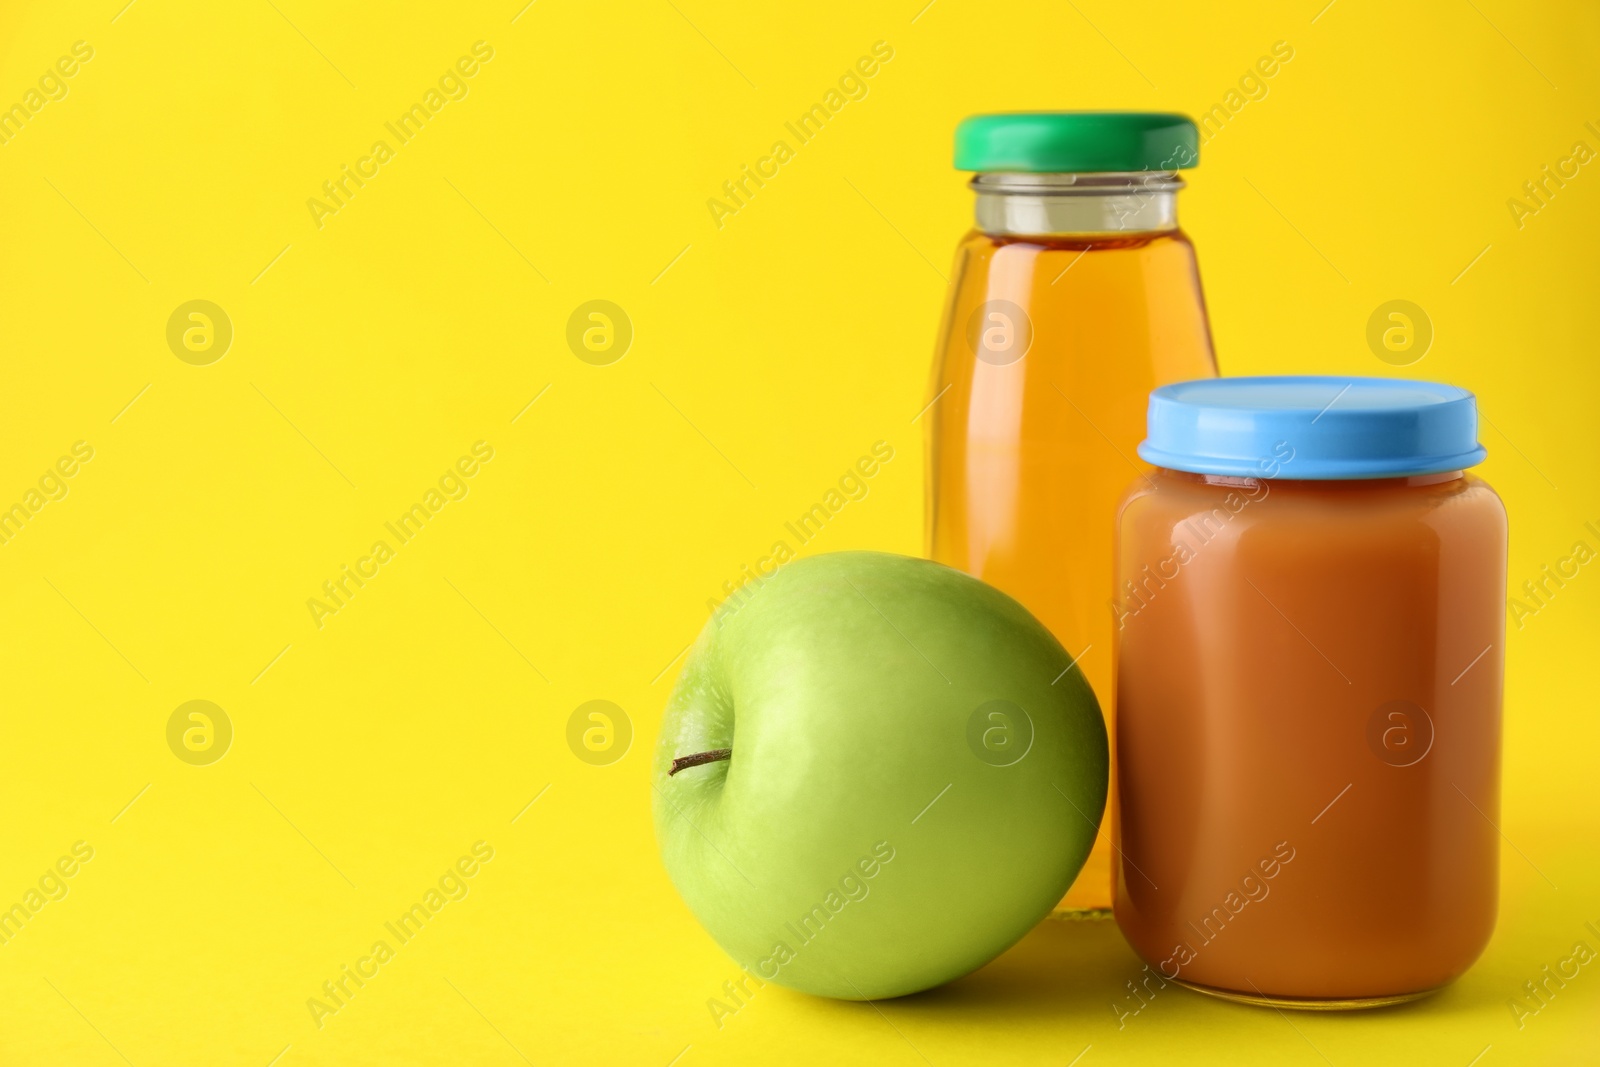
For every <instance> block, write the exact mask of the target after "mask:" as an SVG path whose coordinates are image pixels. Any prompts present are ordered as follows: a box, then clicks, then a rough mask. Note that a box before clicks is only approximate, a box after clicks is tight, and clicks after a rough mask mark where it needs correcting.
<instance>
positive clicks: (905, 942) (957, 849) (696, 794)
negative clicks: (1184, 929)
mask: <svg viewBox="0 0 1600 1067" xmlns="http://www.w3.org/2000/svg"><path fill="white" fill-rule="evenodd" d="M730 609H731V610H730ZM1071 662H1072V657H1071V656H1070V655H1069V654H1068V653H1067V652H1066V650H1065V649H1063V648H1062V647H1061V644H1060V643H1059V642H1058V641H1056V639H1055V638H1054V637H1053V636H1051V634H1050V632H1049V631H1048V630H1046V629H1045V627H1044V625H1043V624H1042V623H1040V622H1039V621H1038V620H1037V619H1035V618H1034V617H1033V616H1032V615H1031V614H1029V613H1028V611H1027V609H1025V608H1024V607H1022V605H1020V604H1018V603H1017V602H1016V601H1015V600H1013V599H1011V598H1010V597H1009V596H1007V595H1005V594H1004V593H1002V592H1000V591H999V590H998V589H995V588H993V587H992V586H989V585H986V584H984V583H983V582H981V581H979V580H977V579H976V578H972V577H970V576H968V575H966V574H963V573H961V572H960V571H956V570H953V569H951V568H949V567H946V566H943V565H942V564H938V563H933V562H930V561H928V560H920V559H911V558H908V557H904V556H896V555H889V554H885V553H878V552H841V553H834V554H831V555H822V556H813V557H810V558H807V559H803V560H797V561H795V562H793V563H789V564H787V565H786V566H784V567H782V568H781V569H780V570H779V571H778V572H777V573H776V574H775V575H774V576H772V577H771V578H767V579H764V580H762V581H761V582H760V584H759V585H758V586H757V587H756V588H755V589H754V590H753V592H749V593H747V594H746V595H743V596H739V597H738V598H737V600H730V601H728V602H727V603H726V604H725V605H724V606H723V608H722V609H721V610H720V611H719V612H718V614H717V615H715V616H713V618H712V619H711V620H710V621H709V622H708V623H707V624H706V627H705V629H704V630H703V631H702V632H701V634H700V637H699V639H698V640H697V641H696V642H695V645H694V647H693V649H692V650H691V651H690V653H689V656H688V659H687V660H686V662H685V665H684V668H683V672H682V674H681V675H680V677H679V678H678V682H677V685H676V688H675V689H674V690H673V693H672V696H671V699H670V701H669V702H668V705H667V709H666V713H665V716H664V719H663V722H662V727H661V737H660V740H659V742H658V743H657V746H656V753H655V759H654V762H653V764H652V766H651V772H650V773H651V784H652V787H653V791H654V798H653V802H654V809H655V824H656V838H657V840H658V842H659V844H660V847H661V854H662V860H663V862H664V863H665V866H666V869H667V873H668V875H669V876H670V877H671V879H672V882H673V884H674V885H675V886H676V887H677V889H678V892H679V894H681V895H682V897H683V899H684V901H685V902H686V903H687V904H688V905H689V909H690V910H691V911H692V912H693V913H694V914H695V916H696V918H698V919H699V920H700V922H701V924H702V925H703V926H704V927H705V928H706V930H707V931H708V932H709V933H710V934H711V936H712V937H714V938H715V939H716V940H717V942H718V944H720V945H721V946H722V947H723V949H725V950H726V951H727V952H728V954H729V955H730V956H732V957H733V959H734V960H735V961H736V962H737V963H738V964H739V965H740V966H741V967H743V968H744V969H745V970H747V971H748V972H749V973H750V974H751V975H754V976H755V977H756V978H757V979H759V980H760V981H761V982H776V983H777V984H779V985H785V986H789V987H791V988H793V989H799V990H803V991H805V992H807V993H814V994H819V995H822V996H828V997H838V998H843V999H848V1000H876V999H879V998H883V997H896V996H902V995H905V994H908V993H915V992H918V991H919V990H924V989H928V988H931V987H933V986H936V985H939V984H941V983H943V982H948V981H950V980H951V979H954V978H958V977H960V976H961V975H964V974H967V973H968V972H970V971H973V970H975V969H977V968H978V967H981V966H983V964H985V963H987V962H989V961H990V960H992V959H993V958H994V957H996V956H998V955H999V954H1000V953H1001V952H1004V951H1005V950H1006V949H1007V948H1008V947H1010V946H1011V945H1012V944H1014V943H1015V942H1016V941H1017V940H1018V939H1019V938H1021V937H1022V936H1023V935H1024V934H1026V933H1027V932H1028V931H1029V930H1030V929H1032V928H1033V926H1034V925H1036V924H1037V923H1038V922H1039V921H1040V920H1041V919H1043V918H1044V917H1045V916H1046V915H1048V914H1049V912H1050V910H1051V908H1052V907H1053V906H1054V905H1055V903H1056V902H1057V901H1058V900H1060V899H1061V896H1062V894H1063V893H1065V892H1066V890H1067V887H1068V886H1070V885H1071V883H1072V880H1073V878H1074V877H1076V875H1077V873H1078V870H1079V868H1081V867H1082V866H1083V861H1084V859H1085V858H1086V857H1087V856H1088V854H1089V848H1090V846H1091V845H1092V844H1093V842H1094V837H1095V834H1096V832H1097V830H1098V827H1099V823H1100V816H1101V813H1102V811H1103V809H1104V807H1105V800H1106V781H1107V767H1108V753H1107V745H1106V731H1105V725H1104V722H1103V720H1102V719H1101V716H1100V710H1099V705H1098V704H1097V703H1096V701H1095V697H1094V693H1093V692H1092V691H1091V690H1090V688H1089V685H1088V683H1087V682H1086V681H1085V680H1084V679H1083V676H1082V675H1081V674H1080V673H1079V672H1078V670H1077V668H1076V667H1075V666H1072V665H1071ZM995 700H1004V701H1010V702H1011V703H1012V704H1014V705H1017V706H1020V707H1021V708H1023V709H1025V710H1026V712H1027V719H1028V720H1030V721H1031V724H1032V743H1031V746H1029V747H1027V748H1026V750H1025V754H1023V755H1021V757H1020V758H1015V757H1016V754H1017V751H1018V750H1017V749H1016V748H1013V749H1011V750H1010V754H1009V755H1005V756H1003V757H992V758H991V759H985V758H980V748H981V745H980V746H979V747H975V745H974V743H973V742H971V741H969V737H971V736H975V735H978V736H985V737H987V738H989V739H990V740H993V741H995V742H996V744H997V746H998V747H999V749H1000V750H1001V751H1005V744H1006V743H1009V742H1015V741H1017V740H1019V739H1021V738H1022V735H1023V734H1024V733H1025V732H1026V728H1025V727H1024V726H1023V725H1021V721H1020V719H1019V720H1018V723H1017V724H1016V725H1014V727H1013V728H1012V729H1011V731H1010V732H1007V731H1006V730H1004V729H1002V730H1001V731H1000V732H998V733H993V734H989V735H983V734H982V731H981V730H977V731H975V730H974V728H973V726H972V723H973V720H974V717H975V713H978V709H980V708H981V707H982V706H984V705H986V704H988V702H990V701H995ZM986 714H987V713H979V717H980V718H981V717H983V715H986ZM996 721H1000V720H996ZM985 722H987V720H985ZM718 748H731V749H732V750H733V753H732V756H731V757H730V758H729V759H727V760H724V761H721V762H715V763H708V764H704V765H701V766H697V767H690V768H687V769H685V770H682V771H680V772H679V773H678V774H676V775H671V776H669V774H668V771H669V769H670V767H671V764H672V760H673V759H674V758H675V757H679V756H687V755H691V754H694V753H698V752H705V751H709V750H712V749H718ZM1000 759H1015V762H1011V763H1010V764H1009V765H997V760H1000ZM869 871H870V874H869V873H868V872H869Z"/></svg>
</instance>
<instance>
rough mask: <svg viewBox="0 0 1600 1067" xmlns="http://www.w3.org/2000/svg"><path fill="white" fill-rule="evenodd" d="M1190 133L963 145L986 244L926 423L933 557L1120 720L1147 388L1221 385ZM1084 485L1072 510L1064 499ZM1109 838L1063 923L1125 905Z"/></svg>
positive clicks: (1049, 123)
mask: <svg viewBox="0 0 1600 1067" xmlns="http://www.w3.org/2000/svg"><path fill="white" fill-rule="evenodd" d="M1197 143H1198V142H1197V136H1196V132H1195V126H1194V123H1193V122H1192V121H1190V120H1189V119H1188V118H1186V117H1184V116H1182V115H1169V114H1148V113H1137V112H1040V113H1026V114H1010V115H979V116H975V117H973V118H969V119H967V120H966V121H965V122H963V123H962V124H961V127H960V129H959V130H958V131H957V134H956V167H957V169H960V170H971V171H977V172H978V173H977V174H976V176H975V177H974V178H973V179H972V189H973V191H974V192H975V193H976V194H977V202H976V215H977V228H976V229H974V230H972V231H971V232H969V233H968V234H967V235H966V237H964V238H963V239H962V240H961V243H960V245H959V246H958V247H957V249H956V257H955V272H954V274H953V276H952V278H951V281H950V289H949V297H948V300H947V302H946V306H945V313H944V322H943V325H942V327H941V328H940V332H939V338H938V343H937V347H936V353H935V359H934V365H933V376H932V382H931V385H930V387H929V390H928V406H927V407H926V408H925V409H924V411H925V414H924V416H922V418H923V419H924V420H925V422H926V425H927V430H926V433H927V441H928V485H927V549H928V555H929V556H930V557H931V558H933V559H936V560H938V561H940V562H942V563H946V564H949V565H950V566H953V567H956V568H959V569H961V570H964V571H966V572H967V573H969V574H972V575H975V576H977V577H979V578H982V579H983V580H984V581H986V582H989V583H990V584H992V585H995V586H998V587H999V588H1001V589H1003V590H1004V591H1005V592H1007V593H1009V594H1010V595H1011V596H1013V597H1015V598H1016V599H1017V600H1019V601H1021V602H1022V604H1023V605H1024V606H1026V607H1027V608H1028V609H1029V610H1030V611H1032V612H1033V614H1034V615H1035V616H1037V617H1038V618H1039V619H1040V621H1042V622H1043V623H1044V624H1045V625H1046V626H1047V627H1049V628H1050V630H1051V632H1052V633H1054V634H1055V636H1056V638H1057V639H1058V640H1059V641H1060V642H1061V643H1062V645H1063V646H1065V647H1066V649H1067V650H1068V651H1069V652H1070V653H1071V654H1072V655H1073V656H1074V657H1076V658H1077V663H1078V666H1079V668H1080V669H1081V670H1082V671H1083V673H1084V675H1085V677H1086V678H1087V680H1088V681H1089V683H1090V685H1091V687H1092V688H1093V689H1094V690H1095V692H1096V694H1097V696H1098V697H1099V699H1100V703H1101V707H1102V708H1104V709H1107V710H1109V708H1110V706H1111V623H1110V620H1109V619H1108V618H1107V616H1106V613H1105V607H1104V605H1105V601H1106V598H1107V597H1108V596H1109V595H1110V592H1111V588H1112V586H1111V554H1112V527H1113V518H1114V515H1115V511H1116V505H1117V501H1118V499H1119V498H1120V497H1121V495H1122V491H1123V489H1124V488H1125V487H1126V485H1127V480H1128V477H1129V476H1130V475H1131V474H1132V473H1133V472H1135V471H1141V470H1147V469H1148V467H1146V466H1145V465H1144V464H1142V463H1140V462H1139V461H1138V459H1137V457H1136V456H1135V455H1134V448H1135V446H1136V445H1137V444H1138V442H1139V440H1140V438H1141V437H1142V436H1143V433H1144V406H1145V401H1146V398H1147V397H1148V395H1149V392H1150V390H1151V389H1152V388H1153V387H1155V386H1157V385H1161V384H1163V383H1166V382H1174V381H1181V380H1183V379H1186V378H1195V377H1200V376H1203V375H1213V374H1215V373H1216V363H1215V360H1214V358H1213V356H1212V352H1211V334H1210V329H1209V327H1208V325H1207V321H1206V312H1205V303H1204V301H1203V299H1202V298H1201V293H1200V276H1199V272H1198V270H1197V268H1196V265H1195V255H1194V247H1193V246H1192V245H1191V244H1190V243H1189V239H1188V237H1186V236H1185V235H1184V233H1183V231H1182V230H1180V229H1179V228H1178V222H1177V192H1178V190H1179V189H1182V188H1183V182H1182V180H1181V179H1179V177H1178V175H1177V171H1178V170H1179V169H1180V168H1184V167H1192V166H1194V164H1195V162H1196V160H1197V158H1198V157H1197V155H1196V151H1197ZM1066 487H1070V490H1071V491H1070V492H1068V491H1065V489H1066ZM1110 856H1111V850H1110V835H1109V834H1108V833H1102V834H1101V835H1100V837H1099V838H1098V839H1097V841H1096V843H1095V847H1094V850H1093V851H1092V852H1091V854H1090V856H1089V859H1088V861H1087V862H1086V863H1085V865H1084V868H1083V870H1082V872H1081V873H1080V874H1079V876H1078V880H1077V882H1076V883H1075V884H1074V886H1073V888H1072V890H1071V891H1070V892H1069V893H1068V895H1067V897H1066V899H1065V901H1063V906H1064V907H1067V908H1072V909H1087V910H1093V909H1107V908H1109V907H1110V905H1111V862H1110Z"/></svg>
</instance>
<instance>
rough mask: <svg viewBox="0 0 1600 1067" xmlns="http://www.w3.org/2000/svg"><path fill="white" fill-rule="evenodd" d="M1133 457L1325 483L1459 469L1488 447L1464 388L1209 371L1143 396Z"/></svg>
mask: <svg viewBox="0 0 1600 1067" xmlns="http://www.w3.org/2000/svg"><path fill="white" fill-rule="evenodd" d="M1148 418H1149V434H1148V437H1147V438H1146V440H1145V441H1144V443H1143V444H1141V445H1140V446H1139V455H1140V456H1141V457H1142V458H1143V459H1144V460H1145V461H1146V462H1149V463H1153V464H1155V465H1157V466H1160V467H1166V468H1168V469H1171V470H1179V471H1188V472H1191V473H1194V474H1219V475H1228V476H1234V477H1246V478H1269V479H1270V478H1279V479H1286V480H1305V481H1330V480H1338V479H1371V478H1400V477H1407V476H1411V475H1421V474H1438V473H1442V472H1445V471H1454V470H1464V469H1466V468H1468V467H1471V466H1474V465H1476V464H1478V463H1481V462H1482V461H1483V459H1484V456H1485V455H1486V454H1487V453H1486V452H1485V450H1484V448H1483V446H1482V445H1480V444H1479V443H1478V439H1477V437H1478V409H1477V403H1476V400H1475V399H1474V397H1473V395H1472V394H1471V393H1470V392H1467V391H1466V390H1465V389H1460V388H1457V387H1455V386H1451V385H1442V384H1439V383H1435V382H1423V381H1412V380H1408V379H1392V378H1344V377H1332V376H1292V375H1283V376H1268V377H1252V378H1208V379H1201V380H1198V381H1192V382H1178V383H1175V384H1173V385H1165V386H1162V387H1160V388H1159V389H1156V390H1155V391H1154V392H1152V393H1151V394H1150V408H1149V416H1148Z"/></svg>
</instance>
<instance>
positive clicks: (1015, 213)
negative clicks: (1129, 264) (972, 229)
mask: <svg viewBox="0 0 1600 1067" xmlns="http://www.w3.org/2000/svg"><path fill="white" fill-rule="evenodd" d="M971 186H972V191H973V192H975V193H977V194H978V199H977V220H978V228H979V229H980V230H982V231H983V232H984V233H988V234H997V235H1018V236H1046V235H1058V234H1106V233H1116V234H1125V233H1153V232H1160V231H1163V230H1175V229H1177V228H1178V198H1177V193H1178V190H1179V189H1182V188H1183V179H1182V178H1179V177H1178V175H1177V174H1176V172H1174V171H1138V172H1130V173H1115V174H1013V173H994V174H978V175H975V176H974V177H973V179H972V182H971Z"/></svg>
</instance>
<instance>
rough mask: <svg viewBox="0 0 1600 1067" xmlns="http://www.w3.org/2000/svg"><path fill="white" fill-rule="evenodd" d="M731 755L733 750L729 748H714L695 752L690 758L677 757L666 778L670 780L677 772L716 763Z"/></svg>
mask: <svg viewBox="0 0 1600 1067" xmlns="http://www.w3.org/2000/svg"><path fill="white" fill-rule="evenodd" d="M732 755H733V749H731V748H714V749H712V750H711V751H710V752H696V753H695V754H694V755H692V756H679V757H678V758H677V759H675V760H673V761H672V769H671V770H670V771H668V772H667V777H668V778H671V777H672V776H673V775H674V774H677V773H678V772H679V771H686V770H688V769H689V768H690V767H698V766H700V765H701V764H702V763H716V762H717V761H718V760H725V759H728V758H729V757H730V756H732Z"/></svg>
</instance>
